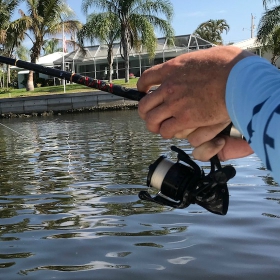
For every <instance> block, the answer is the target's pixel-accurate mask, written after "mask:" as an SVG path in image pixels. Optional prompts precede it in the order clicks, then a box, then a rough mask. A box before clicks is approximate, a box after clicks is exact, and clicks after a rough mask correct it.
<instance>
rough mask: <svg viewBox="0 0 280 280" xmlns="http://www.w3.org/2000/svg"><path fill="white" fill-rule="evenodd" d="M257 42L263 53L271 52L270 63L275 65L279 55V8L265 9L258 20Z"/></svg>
mask: <svg viewBox="0 0 280 280" xmlns="http://www.w3.org/2000/svg"><path fill="white" fill-rule="evenodd" d="M257 42H259V43H260V44H261V45H262V48H263V49H264V50H265V51H271V52H272V58H271V63H272V64H273V65H275V64H276V60H277V59H278V58H279V55H280V47H279V46H280V6H275V7H274V8H272V9H267V10H266V11H265V13H264V14H263V16H262V17H261V19H260V22H259V25H258V31H257Z"/></svg>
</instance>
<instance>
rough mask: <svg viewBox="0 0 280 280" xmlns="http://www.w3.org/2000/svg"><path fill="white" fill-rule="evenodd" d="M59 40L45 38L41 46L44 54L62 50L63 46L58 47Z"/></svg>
mask: <svg viewBox="0 0 280 280" xmlns="http://www.w3.org/2000/svg"><path fill="white" fill-rule="evenodd" d="M60 41H61V40H59V39H58V38H51V39H50V40H46V41H45V42H44V45H43V46H42V48H43V50H44V55H47V54H51V53H54V52H62V51H63V48H60V47H59V44H60Z"/></svg>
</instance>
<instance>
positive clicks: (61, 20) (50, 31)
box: [13, 0, 81, 91]
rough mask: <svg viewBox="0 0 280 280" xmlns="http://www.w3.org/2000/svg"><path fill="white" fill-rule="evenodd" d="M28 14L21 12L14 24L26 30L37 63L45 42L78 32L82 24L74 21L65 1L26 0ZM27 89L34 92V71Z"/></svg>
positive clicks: (33, 61)
mask: <svg viewBox="0 0 280 280" xmlns="http://www.w3.org/2000/svg"><path fill="white" fill-rule="evenodd" d="M26 5H27V10H28V11H27V13H24V11H22V10H20V13H21V17H20V18H19V19H18V20H16V21H14V22H13V24H14V25H15V26H18V28H19V29H24V30H25V35H26V36H27V37H28V38H29V39H30V40H31V41H32V44H33V45H32V48H31V50H30V59H31V62H32V63H36V62H37V60H38V59H39V57H40V54H41V50H42V47H43V45H44V44H45V41H46V40H48V39H49V38H50V37H53V36H55V35H57V34H60V33H61V32H62V29H63V27H64V31H65V34H72V33H73V32H76V31H77V30H78V29H79V28H80V27H81V23H80V22H79V21H77V20H74V19H73V17H74V12H73V10H72V9H71V8H70V7H69V6H68V5H67V4H66V2H65V0H44V1H40V0H26ZM26 89H27V90H28V91H31V90H34V82H33V71H30V72H29V75H28V80H27V85H26Z"/></svg>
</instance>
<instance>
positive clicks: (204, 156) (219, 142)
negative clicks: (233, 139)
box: [192, 137, 226, 161]
mask: <svg viewBox="0 0 280 280" xmlns="http://www.w3.org/2000/svg"><path fill="white" fill-rule="evenodd" d="M225 144H226V140H225V139H224V138H222V137H217V138H214V139H213V140H211V141H208V142H205V143H203V144H202V145H200V146H198V147H197V148H195V149H194V150H193V152H192V155H193V157H194V158H195V159H197V160H200V161H208V160H209V159H210V158H211V157H213V156H214V155H216V154H218V153H219V152H220V151H221V150H222V149H223V148H224V146H225Z"/></svg>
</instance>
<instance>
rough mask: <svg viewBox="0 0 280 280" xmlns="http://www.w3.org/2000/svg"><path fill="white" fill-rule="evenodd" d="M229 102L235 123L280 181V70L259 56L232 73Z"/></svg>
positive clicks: (229, 79)
mask: <svg viewBox="0 0 280 280" xmlns="http://www.w3.org/2000/svg"><path fill="white" fill-rule="evenodd" d="M226 105H227V110H228V113H229V115H230V117H231V120H232V122H233V123H234V125H235V126H236V127H237V128H238V130H240V131H241V132H242V134H243V135H244V136H245V137H246V139H247V141H248V143H249V144H250V146H251V147H252V148H253V150H254V152H255V153H256V154H257V155H258V156H259V157H260V159H261V160H262V161H263V163H264V164H265V165H266V167H267V169H269V170H271V171H272V172H273V176H274V178H275V179H276V180H277V181H278V182H279V183H280V144H279V141H280V129H279V125H280V71H279V70H278V69H277V68H276V67H274V66H272V65H271V64H270V63H269V62H268V61H266V60H264V59H261V58H259V57H257V56H252V57H248V58H245V59H243V60H241V61H240V62H239V63H237V64H236V65H235V66H234V67H233V69H232V70H231V72H230V75H229V78H228V81H227V86H226Z"/></svg>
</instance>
